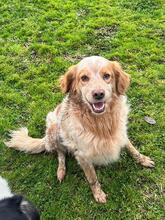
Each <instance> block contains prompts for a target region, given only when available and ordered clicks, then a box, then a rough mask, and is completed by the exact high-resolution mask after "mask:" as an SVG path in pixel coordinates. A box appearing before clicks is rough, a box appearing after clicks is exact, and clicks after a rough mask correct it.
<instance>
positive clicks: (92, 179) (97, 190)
mask: <svg viewBox="0 0 165 220" xmlns="http://www.w3.org/2000/svg"><path fill="white" fill-rule="evenodd" d="M75 157H76V159H77V161H78V163H79V164H80V166H81V168H82V169H83V171H84V173H85V176H86V178H87V180H88V182H89V185H90V188H91V190H92V193H93V196H94V198H95V200H96V201H97V202H99V203H105V202H106V194H105V193H104V192H103V191H102V189H101V186H100V183H99V182H98V180H97V176H96V172H95V169H94V166H93V165H92V164H91V163H89V162H88V161H87V160H85V159H84V158H82V157H81V156H77V155H75Z"/></svg>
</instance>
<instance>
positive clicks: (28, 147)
mask: <svg viewBox="0 0 165 220" xmlns="http://www.w3.org/2000/svg"><path fill="white" fill-rule="evenodd" d="M10 136H11V139H10V140H9V141H8V142H5V144H6V145H7V146H8V147H11V148H15V149H17V150H20V151H24V152H26V153H30V154H37V153H40V152H42V151H44V150H45V138H41V139H39V138H32V137H29V136H28V129H27V128H20V129H19V130H17V131H12V132H11V133H10Z"/></svg>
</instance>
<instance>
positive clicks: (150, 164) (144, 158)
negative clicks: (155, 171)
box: [138, 154, 155, 168]
mask: <svg viewBox="0 0 165 220" xmlns="http://www.w3.org/2000/svg"><path fill="white" fill-rule="evenodd" d="M138 163H140V164H141V165H142V166H144V167H149V168H153V167H154V166H155V163H154V161H153V160H151V158H150V157H147V156H145V155H143V154H140V157H139V160H138Z"/></svg>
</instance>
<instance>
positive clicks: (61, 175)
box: [57, 167, 66, 183]
mask: <svg viewBox="0 0 165 220" xmlns="http://www.w3.org/2000/svg"><path fill="white" fill-rule="evenodd" d="M65 174H66V170H65V169H64V168H61V167H58V169H57V179H58V180H59V182H60V183H61V182H62V181H63V179H64V177H65Z"/></svg>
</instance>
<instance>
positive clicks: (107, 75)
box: [103, 73, 111, 80]
mask: <svg viewBox="0 0 165 220" xmlns="http://www.w3.org/2000/svg"><path fill="white" fill-rule="evenodd" d="M110 77H111V76H110V74H109V73H105V74H104V76H103V79H104V80H108V79H109V78H110Z"/></svg>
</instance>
